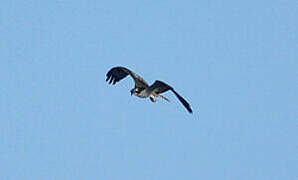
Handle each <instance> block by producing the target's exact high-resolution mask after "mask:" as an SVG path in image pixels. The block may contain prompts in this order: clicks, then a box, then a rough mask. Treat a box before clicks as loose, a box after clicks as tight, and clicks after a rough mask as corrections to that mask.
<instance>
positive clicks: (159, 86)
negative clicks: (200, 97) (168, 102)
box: [149, 80, 192, 113]
mask: <svg viewBox="0 0 298 180" xmlns="http://www.w3.org/2000/svg"><path fill="white" fill-rule="evenodd" d="M149 88H150V90H151V91H152V92H153V93H156V94H161V93H164V92H166V91H168V90H171V91H172V92H173V93H174V94H175V95H176V97H177V98H178V99H179V101H180V102H181V103H182V104H183V106H184V107H185V108H186V109H187V111H188V112H189V113H192V109H191V108H190V105H189V103H188V102H187V101H186V100H185V99H184V98H183V97H182V96H180V95H179V94H178V93H177V92H176V91H175V90H174V89H173V88H172V87H171V86H169V85H168V84H166V83H164V82H162V81H158V80H157V81H155V82H154V83H153V84H152V85H151V86H150V87H149Z"/></svg>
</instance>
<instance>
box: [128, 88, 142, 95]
mask: <svg viewBox="0 0 298 180" xmlns="http://www.w3.org/2000/svg"><path fill="white" fill-rule="evenodd" d="M140 92H141V89H140V88H137V87H135V88H133V89H132V90H130V95H133V94H139V93H140Z"/></svg>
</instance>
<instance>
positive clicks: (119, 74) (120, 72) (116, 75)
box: [106, 66, 149, 88]
mask: <svg viewBox="0 0 298 180" xmlns="http://www.w3.org/2000/svg"><path fill="white" fill-rule="evenodd" d="M127 75H130V76H131V77H132V78H133V80H134V82H135V87H139V88H146V87H149V85H148V83H147V82H146V81H145V80H144V79H143V78H142V77H140V76H139V75H138V74H136V73H134V72H132V71H131V70H129V69H127V68H125V67H121V66H118V67H114V68H112V69H110V70H109V72H108V73H107V75H106V76H107V79H106V81H109V84H111V83H112V84H113V85H114V84H116V83H117V82H119V81H120V80H122V79H124V78H125V77H126V76H127Z"/></svg>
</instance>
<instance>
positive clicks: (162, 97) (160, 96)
mask: <svg viewBox="0 0 298 180" xmlns="http://www.w3.org/2000/svg"><path fill="white" fill-rule="evenodd" d="M157 97H159V98H161V99H164V100H166V101H168V102H170V100H169V99H168V98H166V97H164V96H162V95H160V94H158V95H157Z"/></svg>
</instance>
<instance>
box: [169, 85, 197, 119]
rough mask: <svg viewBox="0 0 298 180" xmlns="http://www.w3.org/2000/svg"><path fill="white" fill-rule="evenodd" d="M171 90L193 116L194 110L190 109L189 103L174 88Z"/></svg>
mask: <svg viewBox="0 0 298 180" xmlns="http://www.w3.org/2000/svg"><path fill="white" fill-rule="evenodd" d="M171 90H172V91H173V92H174V94H175V95H176V96H177V97H178V99H179V100H180V102H181V103H182V104H183V106H184V107H185V108H186V109H187V111H188V112H189V113H190V114H192V109H191V108H190V105H189V104H188V102H187V101H186V100H185V99H184V98H183V97H182V96H180V95H179V94H178V93H177V92H176V91H175V90H174V89H173V88H171Z"/></svg>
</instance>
